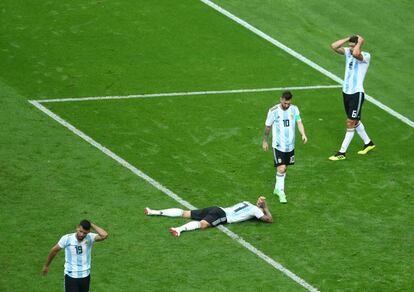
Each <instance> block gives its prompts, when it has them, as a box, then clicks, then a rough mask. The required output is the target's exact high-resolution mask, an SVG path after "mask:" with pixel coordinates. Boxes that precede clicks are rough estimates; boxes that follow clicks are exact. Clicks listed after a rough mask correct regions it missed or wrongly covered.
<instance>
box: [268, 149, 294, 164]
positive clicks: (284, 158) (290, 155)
mask: <svg viewBox="0 0 414 292" xmlns="http://www.w3.org/2000/svg"><path fill="white" fill-rule="evenodd" d="M273 157H274V159H275V160H274V162H275V166H279V165H283V164H284V165H292V164H295V150H292V151H290V152H282V151H279V150H277V149H276V148H273Z"/></svg>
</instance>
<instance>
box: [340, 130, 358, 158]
mask: <svg viewBox="0 0 414 292" xmlns="http://www.w3.org/2000/svg"><path fill="white" fill-rule="evenodd" d="M354 134H355V129H354V128H352V129H346V134H345V138H344V141H343V142H342V145H341V149H340V150H339V152H342V153H345V152H346V150H347V149H348V146H349V144H350V143H351V141H352V138H354Z"/></svg>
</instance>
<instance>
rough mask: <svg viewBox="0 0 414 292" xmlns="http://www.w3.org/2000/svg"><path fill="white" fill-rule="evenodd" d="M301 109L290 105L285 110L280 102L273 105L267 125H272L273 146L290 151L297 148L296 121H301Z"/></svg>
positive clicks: (268, 114) (283, 150)
mask: <svg viewBox="0 0 414 292" xmlns="http://www.w3.org/2000/svg"><path fill="white" fill-rule="evenodd" d="M300 120H301V119H300V113H299V109H298V107H297V106H295V105H293V104H292V105H290V106H289V108H288V109H287V110H283V109H282V108H281V105H280V104H277V105H275V106H274V107H272V108H271V109H270V110H269V112H268V113H267V119H266V122H265V125H266V126H267V127H270V126H273V127H272V147H273V148H276V149H277V150H279V151H282V152H290V151H293V150H294V149H295V129H296V122H297V121H300Z"/></svg>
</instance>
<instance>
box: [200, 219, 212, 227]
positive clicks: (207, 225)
mask: <svg viewBox="0 0 414 292" xmlns="http://www.w3.org/2000/svg"><path fill="white" fill-rule="evenodd" d="M209 226H210V224H209V223H208V222H207V221H206V220H201V221H200V229H206V228H208V227H209Z"/></svg>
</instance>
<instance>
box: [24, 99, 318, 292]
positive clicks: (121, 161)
mask: <svg viewBox="0 0 414 292" xmlns="http://www.w3.org/2000/svg"><path fill="white" fill-rule="evenodd" d="M29 103H31V104H32V105H33V106H34V107H36V108H37V109H38V110H40V111H41V112H43V113H44V114H46V115H47V116H49V117H50V118H52V119H53V120H55V121H56V122H58V123H59V124H61V125H62V126H64V127H65V128H67V129H68V130H69V131H71V132H72V133H74V134H75V135H77V136H79V137H80V138H82V139H83V140H85V141H86V142H88V143H89V144H91V145H92V146H93V147H95V148H97V149H98V150H100V151H101V152H103V153H104V154H106V155H107V156H109V157H110V158H112V159H113V160H115V161H116V162H118V163H119V164H120V165H122V166H123V167H125V168H127V169H129V170H130V171H131V172H132V173H134V174H135V175H137V176H138V177H140V178H142V179H143V180H145V181H146V182H148V183H149V184H151V185H152V186H153V187H154V188H156V189H158V190H160V191H161V192H163V193H164V194H166V195H167V196H169V197H170V198H172V199H173V200H175V201H176V202H178V203H179V204H181V205H183V206H184V207H186V208H188V209H190V210H194V209H196V207H194V206H193V205H192V204H190V203H189V202H188V201H186V200H184V199H183V198H181V197H180V196H178V195H177V194H175V193H174V192H173V191H171V190H170V189H168V188H167V187H165V186H163V185H162V184H161V183H159V182H158V181H156V180H155V179H153V178H151V177H150V176H148V175H147V174H145V173H144V172H142V171H141V170H139V169H138V168H136V167H135V166H133V165H132V164H130V163H129V162H128V161H126V160H125V159H123V158H121V157H120V156H118V155H117V154H115V153H114V152H112V151H111V150H109V149H108V148H106V147H105V146H103V145H102V144H100V143H98V142H97V141H95V140H94V139H92V138H91V137H90V136H88V135H86V134H85V133H83V132H82V131H80V130H79V129H77V128H76V127H75V126H73V125H72V124H70V123H69V122H67V121H66V120H64V119H63V118H61V117H60V116H58V115H57V114H55V113H54V112H52V111H51V110H49V109H48V108H46V107H45V106H43V105H42V104H41V103H40V102H39V101H35V100H29ZM218 229H219V230H220V231H222V232H223V233H225V234H226V235H227V236H229V237H230V238H231V239H233V240H235V241H236V242H238V243H239V244H241V245H242V246H243V247H245V248H246V249H247V250H249V251H250V252H252V253H253V254H255V255H256V256H258V257H259V258H261V259H262V260H264V261H265V262H266V263H268V264H269V265H271V266H272V267H273V268H275V269H276V270H278V271H280V272H282V273H283V274H285V275H286V276H288V277H289V278H290V279H292V280H293V281H295V282H296V283H298V284H299V285H301V286H302V287H304V288H305V289H307V290H309V291H319V290H318V289H317V288H315V287H314V286H312V285H311V284H309V283H308V282H306V281H305V280H304V279H302V278H300V277H299V276H298V275H296V274H295V273H293V272H292V271H290V270H289V269H287V268H285V267H284V266H283V265H282V264H280V263H278V262H277V261H275V260H274V259H272V258H271V257H269V256H267V255H266V254H265V253H263V252H262V251H260V250H259V249H257V248H256V247H254V246H253V245H252V244H250V243H249V242H247V241H246V240H244V239H243V238H242V237H240V236H239V235H237V234H236V233H234V232H233V231H231V230H230V229H228V228H227V227H225V226H223V225H220V226H218Z"/></svg>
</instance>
